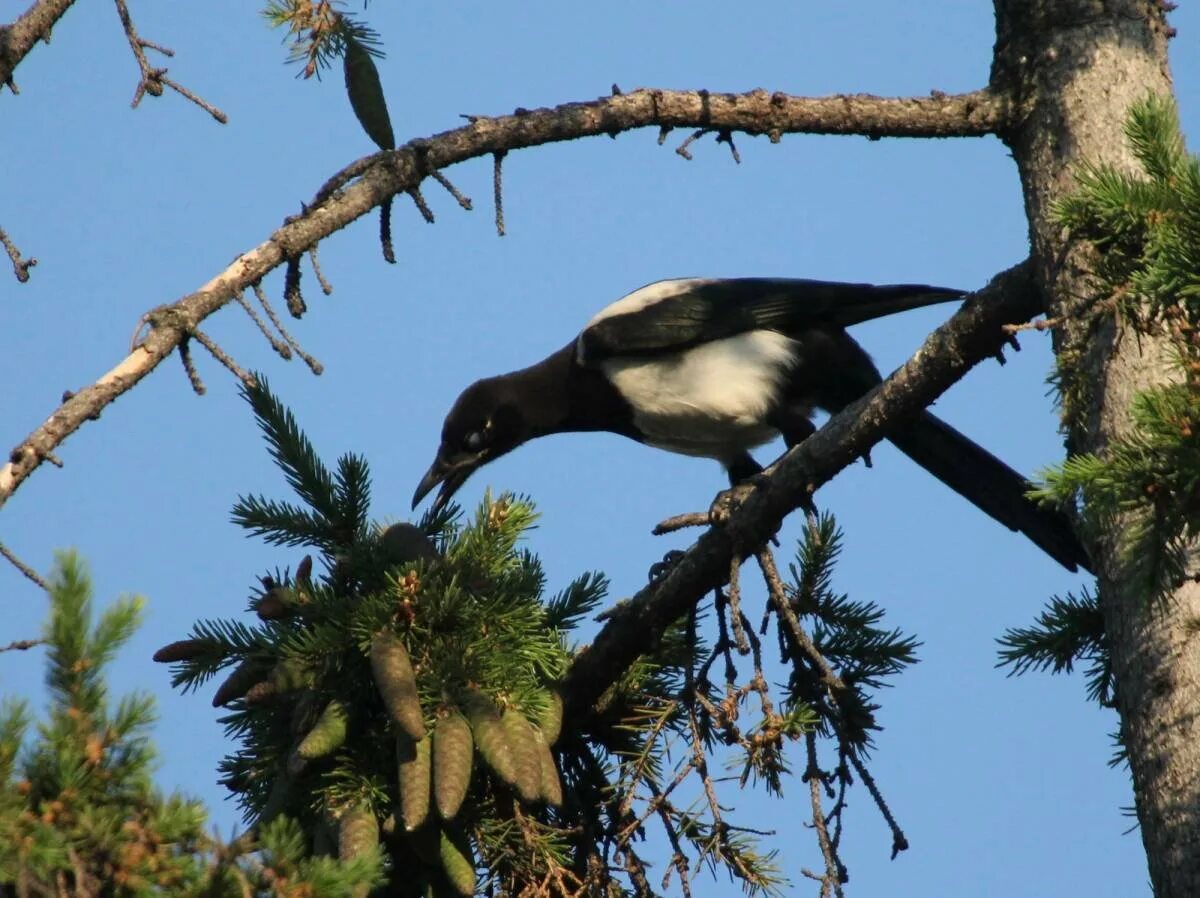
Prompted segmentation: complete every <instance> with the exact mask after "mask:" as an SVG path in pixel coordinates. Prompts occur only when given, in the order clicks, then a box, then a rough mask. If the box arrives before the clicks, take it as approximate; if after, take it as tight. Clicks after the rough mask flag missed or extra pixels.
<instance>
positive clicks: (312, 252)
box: [308, 246, 333, 296]
mask: <svg viewBox="0 0 1200 898" xmlns="http://www.w3.org/2000/svg"><path fill="white" fill-rule="evenodd" d="M308 261H309V262H311V263H312V267H313V274H315V275H316V276H317V283H318V284H320V285H321V292H322V293H324V294H325V295H326V296H331V295H332V294H333V284H331V283H329V281H327V280H325V275H324V273H323V272H322V271H321V263H320V262H319V261H317V248H316V247H315V246H312V247H309V250H308Z"/></svg>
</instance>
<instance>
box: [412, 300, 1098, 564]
mask: <svg viewBox="0 0 1200 898" xmlns="http://www.w3.org/2000/svg"><path fill="white" fill-rule="evenodd" d="M964 293H965V291H962V290H953V289H947V288H943V287H931V286H927V285H922V284H894V285H887V286H876V285H871V284H847V283H836V282H829V281H815V280H801V279H793V278H732V279H705V278H682V279H674V280H665V281H658V282H656V283H653V284H649V285H648V286H645V287H642V288H640V289H638V290H635V291H634V292H632V293H630V294H629V295H627V296H625V297H623V298H621V299H619V300H617V301H616V302H615V303H613V304H612V305H610V306H608V307H607V308H604V309H602V310H601V311H600V312H599V313H597V314H596V316H595V317H593V318H592V320H591V321H589V322H588V324H587V326H586V327H584V329H583V331H582V332H581V333H580V334H579V335H578V336H577V337H576V338H575V339H573V340H572V341H571V342H570V343H568V344H567V345H566V346H564V347H563V348H562V349H560V350H558V351H557V352H555V353H553V354H551V355H550V356H548V357H547V358H545V359H543V360H542V361H540V362H538V363H537V364H535V365H532V366H530V367H528V368H523V369H521V370H520V371H513V372H511V373H509V374H502V375H500V376H498V377H489V378H486V379H484V380H480V381H477V382H475V383H473V384H472V385H471V386H469V387H467V389H466V390H464V391H463V393H462V395H460V396H459V397H458V400H457V401H456V402H455V403H454V405H453V407H452V408H451V409H450V412H449V414H448V415H447V416H446V420H445V423H444V425H443V427H442V438H441V445H440V446H439V448H438V452H437V457H436V459H435V460H434V462H433V464H432V465H431V466H430V468H429V470H428V471H427V472H426V474H425V476H424V477H422V478H421V482H420V484H419V485H418V486H417V489H416V492H415V494H414V495H413V507H414V508H416V506H417V505H418V504H419V503H420V502H421V500H422V499H423V498H424V497H425V496H426V495H427V494H428V493H429V492H430V491H431V490H432V489H433V488H434V487H435V486H437V485H438V484H441V490H440V491H439V493H438V496H437V498H436V500H435V502H434V508H435V509H440V508H441V507H442V506H443V505H445V503H446V502H447V501H448V500H449V499H450V497H451V496H453V495H454V493H455V492H456V491H457V490H458V489H459V487H461V486H462V485H463V483H464V482H465V481H466V479H467V478H468V477H469V476H470V475H471V474H472V472H474V471H475V470H476V469H478V468H480V467H482V466H483V465H485V464H487V463H488V462H490V461H492V460H493V459H496V458H499V457H500V456H502V455H504V454H505V453H507V452H510V451H512V450H513V449H515V448H517V447H518V446H520V445H521V444H523V443H525V442H528V441H529V440H531V439H535V438H537V437H542V436H547V435H549V434H554V433H565V432H572V431H608V432H611V433H616V434H620V435H621V436H625V437H629V438H630V439H634V440H637V441H638V442H641V443H645V444H646V445H649V446H655V447H657V448H659V449H666V450H668V451H670V452H677V453H682V454H684V455H693V456H701V457H706V458H713V459H716V460H717V461H719V462H720V463H721V464H722V465H724V467H725V469H726V471H727V472H728V474H729V479H730V482H731V483H732V484H737V483H740V482H742V481H744V480H746V479H748V478H750V477H753V476H754V475H756V474H758V473H759V472H761V470H762V468H761V466H760V465H759V464H758V463H757V462H756V461H755V460H754V458H753V457H752V456H751V455H750V452H749V450H750V449H752V448H754V447H756V446H760V445H762V444H763V443H766V442H768V441H770V440H771V439H773V438H775V437H776V436H779V435H782V436H783V439H784V441H785V443H786V444H787V446H788V447H789V448H790V447H792V446H794V445H796V444H797V443H799V442H801V441H802V440H804V439H805V438H806V437H808V436H809V435H810V434H811V433H813V431H814V430H815V428H814V425H813V424H812V420H811V417H812V414H813V412H814V410H816V409H821V410H823V411H826V412H829V413H831V414H832V413H835V412H837V411H839V410H841V409H842V408H844V407H845V406H847V405H849V404H850V403H851V402H853V401H854V400H856V399H858V398H859V397H861V396H862V395H863V394H865V393H867V392H868V391H869V390H871V389H872V388H873V387H874V386H875V385H876V384H878V383H879V382H880V380H881V377H880V374H879V371H878V369H876V367H875V364H874V363H873V362H872V361H871V357H870V356H869V355H867V353H866V351H865V350H863V348H862V347H861V346H860V345H859V344H858V343H857V342H856V341H855V340H854V338H853V337H851V336H850V335H849V334H848V333H847V332H846V328H847V327H849V326H851V325H854V324H859V323H861V322H863V321H867V320H870V319H873V318H879V317H882V316H885V315H891V314H894V313H897V312H903V311H907V310H909V309H915V308H920V307H922V306H927V305H933V304H936V303H943V302H950V301H953V300H958V299H961V298H962V297H963V295H964ZM888 439H890V440H891V442H892V443H894V444H895V445H896V446H897V447H898V448H899V449H900V451H901V452H903V453H904V454H906V455H907V456H909V457H910V458H911V459H913V461H915V462H916V463H917V464H919V465H921V467H923V468H925V469H926V470H927V471H929V472H930V473H931V474H933V476H935V477H937V478H938V479H939V480H941V481H942V482H943V483H945V484H946V485H947V486H949V487H950V488H951V489H953V490H955V491H956V492H958V493H960V494H961V495H962V496H964V497H965V498H966V499H968V500H969V501H971V502H973V503H974V504H975V505H976V506H978V507H979V508H980V509H981V510H983V511H984V512H985V513H987V514H988V515H990V516H991V517H993V518H995V519H996V520H997V521H999V522H1000V523H1002V524H1004V525H1005V526H1007V527H1008V528H1009V529H1011V530H1015V531H1019V532H1021V533H1023V534H1025V535H1026V536H1027V537H1028V538H1029V539H1031V540H1032V541H1033V542H1034V543H1036V544H1037V545H1038V546H1039V547H1041V548H1042V549H1043V550H1044V551H1045V552H1046V553H1047V554H1049V555H1050V556H1051V557H1053V558H1054V559H1056V560H1057V561H1058V562H1060V563H1061V564H1062V565H1064V566H1065V567H1067V568H1069V569H1070V570H1076V567H1077V565H1082V566H1083V567H1087V566H1088V564H1089V562H1088V560H1087V556H1086V554H1085V553H1084V551H1083V549H1082V547H1081V546H1080V545H1079V542H1078V541H1077V539H1076V538H1075V535H1074V533H1073V531H1072V530H1071V528H1070V526H1069V524H1068V522H1067V520H1066V518H1065V516H1064V515H1062V514H1061V513H1059V512H1056V511H1053V510H1050V509H1045V508H1041V507H1039V506H1037V505H1036V504H1034V503H1033V502H1031V501H1030V500H1029V499H1027V498H1026V496H1025V493H1026V492H1027V491H1028V490H1029V489H1030V484H1029V482H1028V481H1027V480H1025V478H1024V477H1022V476H1021V475H1020V474H1019V473H1017V472H1016V471H1014V470H1013V469H1012V468H1010V467H1009V466H1008V465H1006V464H1005V463H1004V462H1002V461H1000V459H998V458H996V457H995V456H994V455H992V454H991V453H989V452H988V451H987V450H985V449H984V448H983V447H981V446H979V445H978V444H976V443H974V442H973V441H972V440H970V439H969V438H968V437H966V436H964V435H963V434H961V433H959V432H958V431H957V430H955V429H954V428H952V427H951V426H950V425H948V424H946V423H945V422H944V421H941V420H940V419H938V418H936V417H935V416H934V415H932V414H930V413H929V412H921V413H919V414H918V415H916V416H915V417H914V418H912V419H911V420H908V421H905V422H903V423H901V424H898V425H897V426H896V428H895V429H894V430H892V431H891V432H890V433H889V434H888Z"/></svg>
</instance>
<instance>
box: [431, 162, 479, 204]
mask: <svg viewBox="0 0 1200 898" xmlns="http://www.w3.org/2000/svg"><path fill="white" fill-rule="evenodd" d="M430 177H431V178H433V179H434V180H435V181H437V182H438V183H439V184H441V185H442V186H443V187H445V188H446V192H447V193H448V194H450V195H451V196H452V197H454V200H455V202H457V203H458V204H459V205H460V206H462V207H463V208H464V209H466V210H467V211H468V212H470V211H471V210H472V209H473V208H475V207H474V205H473V204H472V203H471V198H470V197H469V196H467V195H466V194H464V193H463V192H462V191H460V190H459V189H458V188H457V187H455V186H454V184H453V183H452V182H451V181H450V179H449V178H447V177H446V176H445V175H443V174H442V173H441V172H440V171H434V172H430Z"/></svg>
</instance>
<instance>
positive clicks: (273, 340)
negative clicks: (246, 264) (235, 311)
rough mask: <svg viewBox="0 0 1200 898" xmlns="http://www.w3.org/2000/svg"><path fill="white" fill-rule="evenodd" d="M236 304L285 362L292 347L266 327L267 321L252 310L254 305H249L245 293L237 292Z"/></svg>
mask: <svg viewBox="0 0 1200 898" xmlns="http://www.w3.org/2000/svg"><path fill="white" fill-rule="evenodd" d="M237 304H238V305H239V306H241V307H242V308H243V309H245V310H246V314H247V315H249V316H250V320H251V321H253V322H254V324H255V326H256V327H257V328H258V330H259V332H260V333H261V334H262V335H263V336H264V337H266V339H267V342H268V343H270V344H271V348H272V349H274V350H275V352H276V354H277V355H278V356H279V357H280V358H281V359H283V360H284V361H285V362H286V361H290V360H291V358H292V347H290V346H288V344H287V343H286V342H284V341H283V340H280V339H279V338H278V337H277V336H275V335H274V334H273V333H271V329H270V328H269V327H267V322H265V321H263V320H262V318H261V317H260V316H259V314H258V312H256V311H255V310H254V306H252V305H250V300H248V299H246V294H244V293H239V294H238V295H237Z"/></svg>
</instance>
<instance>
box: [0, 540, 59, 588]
mask: <svg viewBox="0 0 1200 898" xmlns="http://www.w3.org/2000/svg"><path fill="white" fill-rule="evenodd" d="M0 555H3V556H4V557H5V558H6V559H7V560H8V562H9V564H11V565H12V566H13V567H15V568H16V569H17V570H18V571H20V572H21V573H22V574H24V575H25V577H26V578H28V579H29V580H32V581H33V582H34V583H36V584H37V585H38V586H40V587H41V588H42V589H44V590H46V591H47V592H48V591H49V590H50V587H49V586H47V585H46V581H45V580H43V579H42V578H41V577H40V576H39V575H38V572H37V571H35V570H34V569H33V568H31V567H30V566H29V565H27V564H26V563H25V562H23V561H22V560H21V559H20V558H18V557H17V556H16V555H14V554H13V551H12V549H10V548H9V547H8V546H6V545H4V543H0Z"/></svg>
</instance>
